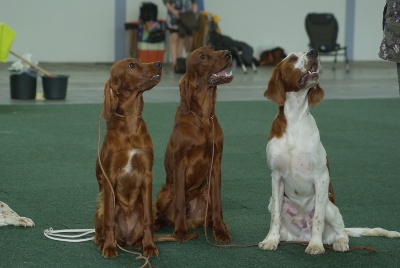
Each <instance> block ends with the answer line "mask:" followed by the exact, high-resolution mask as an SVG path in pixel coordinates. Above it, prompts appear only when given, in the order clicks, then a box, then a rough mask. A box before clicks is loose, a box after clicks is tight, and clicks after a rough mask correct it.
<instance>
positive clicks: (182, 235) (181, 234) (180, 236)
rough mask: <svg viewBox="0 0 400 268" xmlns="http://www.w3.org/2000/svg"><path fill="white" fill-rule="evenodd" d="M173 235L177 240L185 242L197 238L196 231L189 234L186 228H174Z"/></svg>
mask: <svg viewBox="0 0 400 268" xmlns="http://www.w3.org/2000/svg"><path fill="white" fill-rule="evenodd" d="M173 237H175V239H176V240H177V241H181V242H185V241H189V240H192V239H194V238H197V237H198V234H197V233H194V234H189V233H188V232H187V231H186V230H185V231H177V230H175V231H174V234H173Z"/></svg>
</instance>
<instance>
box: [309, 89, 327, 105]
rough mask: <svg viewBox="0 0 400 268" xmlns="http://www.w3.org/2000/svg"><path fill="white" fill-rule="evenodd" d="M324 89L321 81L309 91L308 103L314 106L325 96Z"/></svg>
mask: <svg viewBox="0 0 400 268" xmlns="http://www.w3.org/2000/svg"><path fill="white" fill-rule="evenodd" d="M324 95H325V93H324V90H323V89H322V88H321V86H320V85H319V83H318V84H317V85H316V86H315V87H314V88H311V89H310V90H309V91H308V105H309V106H310V107H314V106H315V105H317V104H318V103H319V102H320V101H322V99H323V98H324Z"/></svg>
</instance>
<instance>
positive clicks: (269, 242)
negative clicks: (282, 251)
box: [258, 236, 279, 250]
mask: <svg viewBox="0 0 400 268" xmlns="http://www.w3.org/2000/svg"><path fill="white" fill-rule="evenodd" d="M278 244H279V237H275V236H267V237H266V238H265V239H264V240H263V241H262V242H260V243H258V247H259V248H260V249H262V250H276V249H277V248H278Z"/></svg>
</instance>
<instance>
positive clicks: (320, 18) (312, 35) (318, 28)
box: [305, 13, 350, 72]
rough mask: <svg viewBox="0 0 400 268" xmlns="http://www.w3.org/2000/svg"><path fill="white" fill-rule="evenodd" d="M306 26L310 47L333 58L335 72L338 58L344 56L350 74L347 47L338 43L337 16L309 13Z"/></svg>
mask: <svg viewBox="0 0 400 268" xmlns="http://www.w3.org/2000/svg"><path fill="white" fill-rule="evenodd" d="M305 26H306V31H307V34H308V37H309V39H310V43H309V44H308V45H309V47H310V48H314V49H316V50H318V52H319V53H320V55H322V56H333V57H334V64H333V67H332V69H333V70H335V67H336V62H337V56H338V55H343V56H344V58H345V62H346V72H349V71H350V68H349V60H348V58H347V47H346V46H341V45H340V44H338V43H337V35H338V31H339V26H338V22H337V20H336V18H335V16H334V15H333V14H331V13H309V14H307V16H306V20H305Z"/></svg>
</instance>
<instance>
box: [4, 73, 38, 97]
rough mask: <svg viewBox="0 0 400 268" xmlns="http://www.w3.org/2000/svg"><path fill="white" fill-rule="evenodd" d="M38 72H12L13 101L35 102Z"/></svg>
mask: <svg viewBox="0 0 400 268" xmlns="http://www.w3.org/2000/svg"><path fill="white" fill-rule="evenodd" d="M36 77H37V72H14V71H12V72H10V89H11V99H17V100H33V99H35V98H36V82H37V79H36Z"/></svg>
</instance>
